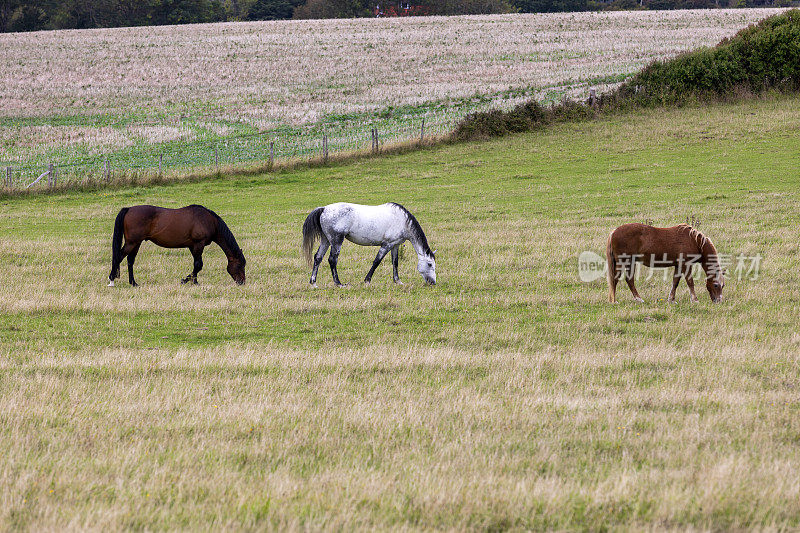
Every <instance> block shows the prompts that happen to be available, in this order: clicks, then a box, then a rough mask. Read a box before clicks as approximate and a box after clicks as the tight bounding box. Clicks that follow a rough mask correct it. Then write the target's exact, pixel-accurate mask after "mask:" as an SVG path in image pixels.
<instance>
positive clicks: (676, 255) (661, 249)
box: [606, 224, 725, 303]
mask: <svg viewBox="0 0 800 533" xmlns="http://www.w3.org/2000/svg"><path fill="white" fill-rule="evenodd" d="M606 260H607V261H608V297H609V300H610V301H611V303H616V291H617V282H618V281H619V280H620V278H622V276H623V275H624V276H625V281H627V282H628V287H630V289H631V293H633V297H634V299H635V300H636V301H637V302H644V300H643V299H642V297H641V296H639V293H638V291H637V290H636V286H635V285H634V283H633V276H634V273H635V271H636V263H637V262H641V263H643V264H645V265H647V266H649V267H650V268H668V267H674V268H675V271H674V273H673V275H672V290H671V291H669V294H668V295H667V299H668V300H669V301H670V302H674V301H675V290H676V289H677V288H678V284H679V283H680V281H681V277H683V278H684V279H686V285H688V286H689V293H690V298H691V301H692V302H696V301H697V295H696V294H695V293H694V280H693V279H692V267H693V266H694V265H695V264H699V265H700V266H701V267H702V268H703V270H704V271H705V274H706V288H707V289H708V294H709V295H710V296H711V301H713V302H714V303H717V302H719V301H720V300H722V288H723V287H724V286H725V280H724V278H723V274H724V273H723V271H722V269H721V268H720V264H719V258H718V257H717V249H716V248H715V247H714V243H712V242H711V239H709V238H708V237H706V236H705V235H703V234H702V233H700V232H699V231H698V230H697V229H695V228H693V227H692V226H689V225H688V224H680V225H678V226H673V227H671V228H654V227H653V226H648V225H645V224H625V225H623V226H620V227H618V228H617V229H615V230H614V231H613V232H611V235H610V236H609V237H608V243H607V244H606Z"/></svg>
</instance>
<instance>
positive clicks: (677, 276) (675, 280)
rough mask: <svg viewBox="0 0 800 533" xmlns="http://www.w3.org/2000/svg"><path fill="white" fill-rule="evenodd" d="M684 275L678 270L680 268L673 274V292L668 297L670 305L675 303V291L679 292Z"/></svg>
mask: <svg viewBox="0 0 800 533" xmlns="http://www.w3.org/2000/svg"><path fill="white" fill-rule="evenodd" d="M682 275H683V273H682V272H680V271H679V270H678V267H675V272H673V273H672V290H670V291H669V294H668V295H667V301H668V302H670V303H675V291H676V290H678V284H679V283H680V282H681V276H682Z"/></svg>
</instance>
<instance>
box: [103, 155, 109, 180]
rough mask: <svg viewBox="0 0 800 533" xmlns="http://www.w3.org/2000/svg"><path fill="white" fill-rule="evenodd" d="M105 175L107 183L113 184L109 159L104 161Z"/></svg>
mask: <svg viewBox="0 0 800 533" xmlns="http://www.w3.org/2000/svg"><path fill="white" fill-rule="evenodd" d="M103 174H105V176H104V177H105V180H106V183H109V182H111V169H110V168H109V167H108V158H107V157H106V158H105V160H104V161H103Z"/></svg>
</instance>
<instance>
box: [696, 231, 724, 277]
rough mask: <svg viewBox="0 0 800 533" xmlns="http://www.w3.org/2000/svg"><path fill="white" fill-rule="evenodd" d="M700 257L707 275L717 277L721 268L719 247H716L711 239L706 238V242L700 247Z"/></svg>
mask: <svg viewBox="0 0 800 533" xmlns="http://www.w3.org/2000/svg"><path fill="white" fill-rule="evenodd" d="M700 257H701V261H702V266H703V270H705V271H706V276H714V277H716V276H717V275H718V273H719V272H720V270H721V268H720V264H719V257H718V256H717V249H716V248H715V247H714V245H713V244H712V243H711V241H709V240H706V242H705V243H704V244H703V246H702V247H701V248H700Z"/></svg>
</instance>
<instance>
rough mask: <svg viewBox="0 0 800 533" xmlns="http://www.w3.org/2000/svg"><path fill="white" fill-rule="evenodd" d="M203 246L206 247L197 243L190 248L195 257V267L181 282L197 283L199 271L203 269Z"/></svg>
mask: <svg viewBox="0 0 800 533" xmlns="http://www.w3.org/2000/svg"><path fill="white" fill-rule="evenodd" d="M203 248H205V245H203V244H196V245H194V246H192V247H191V248H190V250H191V252H192V257H193V258H194V269H193V270H192V273H191V274H189V275H188V276H186V277H185V278H183V279H182V280H181V283H189V282H191V283H192V284H193V285H197V273H198V272H200V271H201V270H202V269H203Z"/></svg>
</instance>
